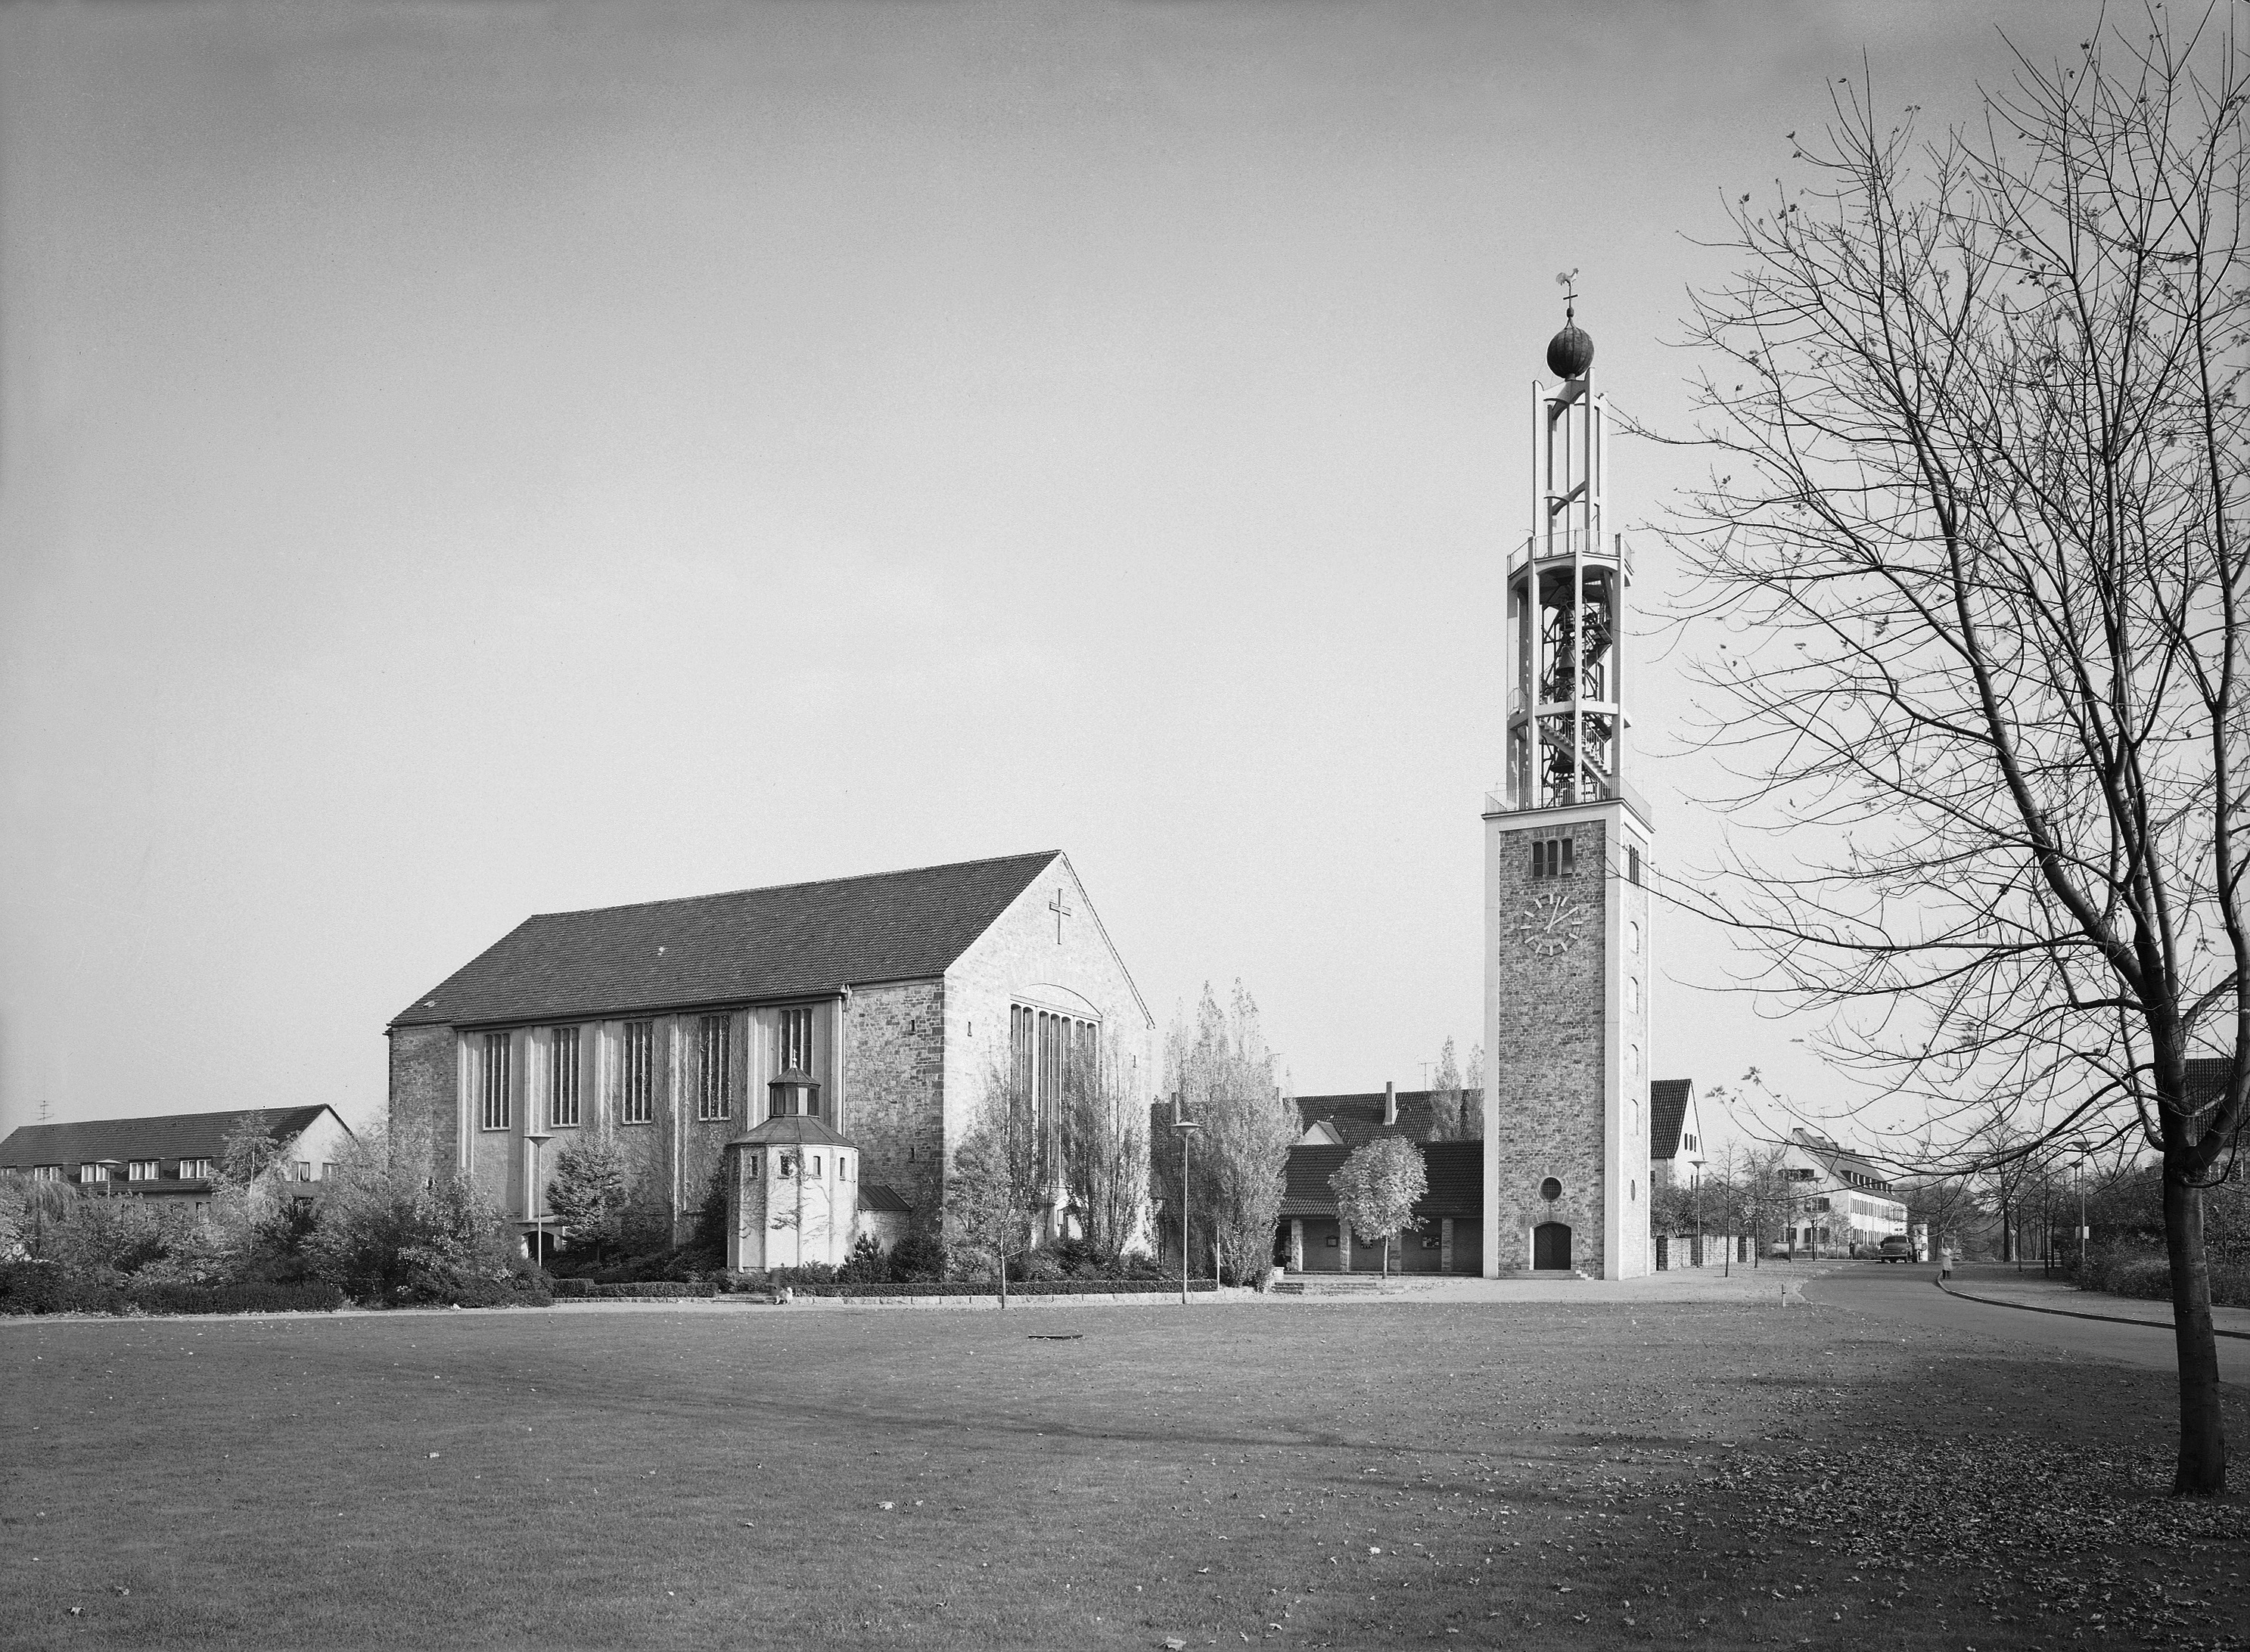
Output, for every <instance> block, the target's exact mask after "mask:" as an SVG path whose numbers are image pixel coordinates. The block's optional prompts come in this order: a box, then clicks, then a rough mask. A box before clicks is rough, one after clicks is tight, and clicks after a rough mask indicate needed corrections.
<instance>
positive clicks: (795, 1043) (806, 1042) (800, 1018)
mask: <svg viewBox="0 0 2250 1652" xmlns="http://www.w3.org/2000/svg"><path fill="white" fill-rule="evenodd" d="M776 1039H777V1043H776V1049H775V1052H774V1054H775V1059H776V1061H777V1062H778V1063H780V1066H779V1069H778V1070H780V1071H782V1072H811V1070H812V1006H811V1004H798V1005H796V1006H794V1007H793V1008H788V1009H784V1010H783V1011H782V1012H781V1027H780V1029H779V1031H778V1033H777V1035H776Z"/></svg>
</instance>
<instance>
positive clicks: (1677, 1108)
mask: <svg viewBox="0 0 2250 1652" xmlns="http://www.w3.org/2000/svg"><path fill="white" fill-rule="evenodd" d="M1693 1089H1694V1080H1693V1079H1691V1078H1652V1079H1650V1080H1649V1081H1648V1156H1649V1158H1651V1159H1652V1160H1655V1159H1670V1158H1672V1157H1674V1155H1676V1154H1677V1153H1679V1151H1680V1132H1681V1129H1682V1128H1683V1127H1684V1126H1685V1125H1686V1124H1687V1095H1688V1092H1689V1091H1691V1090H1693Z"/></svg>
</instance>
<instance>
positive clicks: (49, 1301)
mask: <svg viewBox="0 0 2250 1652" xmlns="http://www.w3.org/2000/svg"><path fill="white" fill-rule="evenodd" d="M125 1306H126V1298H125V1293H124V1292H123V1291H119V1290H117V1289H116V1288H115V1287H114V1286H111V1285H105V1284H92V1283H90V1282H88V1281H86V1280H83V1279H78V1278H73V1277H72V1276H71V1274H70V1273H69V1272H68V1271H66V1270H65V1269H64V1268H63V1266H62V1265H61V1264H60V1263H53V1262H9V1263H0V1313H123V1312H124V1311H125Z"/></svg>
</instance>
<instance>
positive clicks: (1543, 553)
mask: <svg viewBox="0 0 2250 1652" xmlns="http://www.w3.org/2000/svg"><path fill="white" fill-rule="evenodd" d="M1602 540H1603V535H1601V534H1599V533H1586V532H1585V531H1584V530H1583V529H1580V528H1557V529H1556V531H1555V532H1554V533H1534V534H1532V535H1530V536H1529V538H1527V539H1526V540H1524V541H1523V543H1522V544H1521V545H1519V546H1517V547H1515V550H1514V551H1513V552H1512V553H1511V554H1509V556H1508V572H1509V573H1510V574H1513V573H1515V572H1516V571H1517V570H1518V569H1519V568H1523V567H1525V566H1526V565H1528V564H1529V563H1530V562H1531V561H1533V559H1534V558H1535V557H1536V559H1537V560H1538V561H1542V562H1560V561H1568V560H1570V558H1571V557H1573V556H1577V555H1581V554H1583V555H1584V558H1585V560H1586V561H1590V562H1618V563H1621V564H1623V566H1624V568H1625V573H1626V575H1628V576H1630V575H1632V546H1631V545H1629V544H1627V543H1626V542H1625V535H1624V534H1622V533H1612V534H1610V535H1608V540H1609V543H1608V544H1606V545H1605V544H1603V543H1602Z"/></svg>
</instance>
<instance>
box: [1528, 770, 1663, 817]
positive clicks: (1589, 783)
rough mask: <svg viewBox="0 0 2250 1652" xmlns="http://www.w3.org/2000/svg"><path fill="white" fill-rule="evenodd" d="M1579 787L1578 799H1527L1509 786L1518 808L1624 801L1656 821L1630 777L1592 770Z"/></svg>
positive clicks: (1563, 806)
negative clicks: (1525, 800) (1536, 800)
mask: <svg viewBox="0 0 2250 1652" xmlns="http://www.w3.org/2000/svg"><path fill="white" fill-rule="evenodd" d="M1580 790H1581V792H1582V793H1583V795H1581V796H1579V797H1578V798H1577V799H1575V800H1574V801H1573V802H1572V803H1546V802H1523V801H1522V794H1521V793H1520V792H1519V790H1518V788H1515V787H1514V786H1510V787H1509V788H1508V803H1509V806H1510V807H1511V808H1514V809H1569V808H1571V807H1573V806H1574V805H1575V804H1576V803H1610V802H1621V803H1623V804H1624V805H1625V807H1626V808H1627V809H1631V810H1632V812H1633V813H1634V814H1636V815H1638V816H1640V818H1641V819H1642V820H1643V821H1645V822H1646V823H1648V824H1649V825H1651V826H1653V825H1654V824H1656V816H1655V813H1654V812H1653V810H1652V809H1650V808H1649V806H1648V799H1647V798H1646V797H1644V796H1642V795H1641V794H1640V792H1639V788H1636V787H1635V786H1634V785H1633V783H1632V781H1629V780H1625V779H1623V778H1621V777H1620V778H1614V779H1612V778H1605V777H1604V776H1602V775H1598V774H1588V775H1586V776H1585V778H1584V781H1582V782H1581V783H1580Z"/></svg>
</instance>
